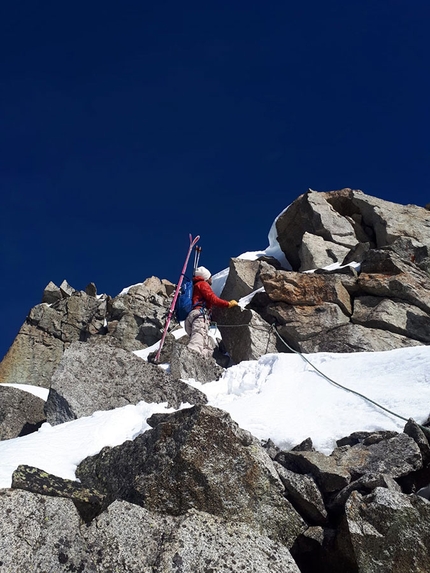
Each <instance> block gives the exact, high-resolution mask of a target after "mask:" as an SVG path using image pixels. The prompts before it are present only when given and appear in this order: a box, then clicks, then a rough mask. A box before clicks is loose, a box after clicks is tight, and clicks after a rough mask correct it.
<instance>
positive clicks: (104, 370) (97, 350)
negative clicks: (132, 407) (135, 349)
mask: <svg viewBox="0 0 430 573" xmlns="http://www.w3.org/2000/svg"><path fill="white" fill-rule="evenodd" d="M142 400H144V401H145V402H149V403H152V402H156V403H161V402H166V403H167V404H168V405H169V406H170V407H174V408H179V406H180V405H181V404H183V403H188V404H205V403H206V401H207V399H206V396H205V395H204V394H203V393H202V392H200V391H199V390H197V389H195V388H192V387H191V386H189V385H188V384H186V383H185V382H182V381H180V380H176V379H174V378H172V377H171V376H170V374H168V373H166V372H165V371H164V370H162V369H161V368H159V367H157V366H154V365H153V364H150V363H148V362H145V361H144V360H142V359H141V358H138V357H137V356H136V355H135V354H133V353H132V352H127V351H125V350H122V349H121V348H117V347H116V346H115V345H114V344H113V342H112V343H109V340H108V339H104V338H103V339H102V338H100V339H94V340H93V341H89V342H86V343H84V342H75V343H74V344H72V345H71V346H70V347H69V348H68V349H67V350H66V352H65V353H64V356H63V358H62V360H61V363H60V365H59V367H58V368H57V370H56V371H55V374H54V376H53V377H52V383H51V389H50V391H49V395H48V399H47V401H46V405H45V412H46V418H47V421H48V422H49V423H50V424H52V425H56V424H61V423H63V422H67V421H69V420H74V419H76V418H81V417H83V416H90V415H91V414H93V413H94V412H96V411H97V410H112V409H114V408H119V407H121V406H126V405H127V404H137V403H138V402H140V401H142Z"/></svg>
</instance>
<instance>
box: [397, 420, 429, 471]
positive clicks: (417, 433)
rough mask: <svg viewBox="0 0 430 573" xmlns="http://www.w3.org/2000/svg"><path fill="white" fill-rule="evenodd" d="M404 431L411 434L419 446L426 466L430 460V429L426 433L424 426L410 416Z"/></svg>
mask: <svg viewBox="0 0 430 573" xmlns="http://www.w3.org/2000/svg"><path fill="white" fill-rule="evenodd" d="M403 431H404V433H405V434H407V435H408V436H410V437H411V438H412V439H413V440H414V441H415V443H416V444H417V446H418V447H419V449H420V452H421V456H422V459H423V465H424V466H426V465H427V464H428V463H429V462H430V445H429V442H428V436H429V433H428V431H427V435H426V433H424V430H423V429H422V427H420V426H419V425H418V424H417V423H416V422H415V420H413V419H412V418H410V419H409V420H408V421H407V422H406V425H405V428H404V430H403Z"/></svg>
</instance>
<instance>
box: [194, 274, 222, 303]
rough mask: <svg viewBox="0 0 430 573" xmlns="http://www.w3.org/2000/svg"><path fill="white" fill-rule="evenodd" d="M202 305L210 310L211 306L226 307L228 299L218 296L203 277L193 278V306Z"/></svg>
mask: <svg viewBox="0 0 430 573" xmlns="http://www.w3.org/2000/svg"><path fill="white" fill-rule="evenodd" d="M202 306H204V307H205V308H207V309H208V310H210V309H211V308H212V307H213V306H219V307H224V308H227V307H228V300H223V299H222V298H218V297H217V295H216V294H215V293H214V291H213V290H212V289H211V287H210V284H209V283H207V282H206V281H205V280H204V278H203V277H199V276H197V277H194V278H193V308H201V307H202Z"/></svg>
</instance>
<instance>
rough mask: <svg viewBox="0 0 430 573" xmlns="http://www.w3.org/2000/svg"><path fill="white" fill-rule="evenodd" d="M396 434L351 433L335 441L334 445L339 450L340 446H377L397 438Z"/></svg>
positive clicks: (383, 431)
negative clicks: (384, 441)
mask: <svg viewBox="0 0 430 573" xmlns="http://www.w3.org/2000/svg"><path fill="white" fill-rule="evenodd" d="M398 435H399V433H398V432H394V431H389V430H381V431H379V432H364V431H361V432H360V431H359V432H353V433H352V434H350V435H349V436H346V437H344V438H340V439H339V440H336V445H337V446H338V447H339V448H340V447H341V446H355V445H356V444H364V445H365V446H367V445H369V446H370V444H377V443H379V442H381V441H382V440H389V439H390V438H394V437H396V436H398Z"/></svg>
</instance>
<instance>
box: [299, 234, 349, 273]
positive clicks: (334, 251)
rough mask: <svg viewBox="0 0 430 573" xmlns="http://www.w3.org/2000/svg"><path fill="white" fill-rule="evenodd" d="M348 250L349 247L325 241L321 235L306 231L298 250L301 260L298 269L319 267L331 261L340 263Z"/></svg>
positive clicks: (304, 269) (331, 262) (305, 269)
mask: <svg viewBox="0 0 430 573" xmlns="http://www.w3.org/2000/svg"><path fill="white" fill-rule="evenodd" d="M349 252H350V248H349V247H344V246H342V245H338V244H336V243H332V242H330V241H325V240H324V239H323V238H322V237H320V236H318V235H313V234H312V233H308V232H307V231H306V232H305V233H304V235H303V237H302V243H301V245H300V250H299V257H300V261H301V265H300V268H299V271H300V272H303V271H308V270H312V269H320V268H322V267H326V266H328V265H331V264H333V263H337V262H339V263H341V262H342V261H343V260H344V259H345V257H346V256H347V255H348V253H349Z"/></svg>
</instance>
